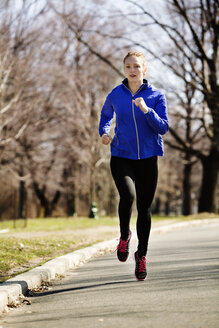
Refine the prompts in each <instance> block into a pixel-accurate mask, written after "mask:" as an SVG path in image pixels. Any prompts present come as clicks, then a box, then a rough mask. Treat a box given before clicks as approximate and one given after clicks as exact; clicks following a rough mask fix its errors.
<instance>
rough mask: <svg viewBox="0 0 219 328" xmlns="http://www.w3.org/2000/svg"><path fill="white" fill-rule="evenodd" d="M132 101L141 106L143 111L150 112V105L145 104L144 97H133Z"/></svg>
mask: <svg viewBox="0 0 219 328" xmlns="http://www.w3.org/2000/svg"><path fill="white" fill-rule="evenodd" d="M132 102H133V103H134V104H135V105H136V106H137V107H139V108H140V110H141V111H142V112H143V113H145V114H146V113H147V112H148V106H147V105H146V104H145V101H144V99H143V98H142V97H139V98H136V99H133V100H132Z"/></svg>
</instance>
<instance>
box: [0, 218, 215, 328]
mask: <svg viewBox="0 0 219 328" xmlns="http://www.w3.org/2000/svg"><path fill="white" fill-rule="evenodd" d="M135 246H136V245H135V243H134V242H132V245H131V255H130V258H129V260H128V261H127V262H126V263H120V262H118V261H117V259H116V253H113V254H110V255H106V256H102V257H99V258H97V259H95V260H93V261H91V262H89V263H87V264H86V265H84V266H82V267H80V268H78V269H77V270H72V271H70V272H69V274H68V275H67V276H66V277H65V278H64V279H62V280H60V281H56V282H55V283H54V284H53V287H52V288H51V289H50V290H48V291H47V292H44V293H43V294H42V293H41V294H38V295H37V296H36V297H31V298H30V299H31V301H32V305H29V306H28V305H25V306H22V307H21V308H18V309H15V310H12V311H10V312H9V313H7V314H6V315H4V316H3V318H2V323H1V324H0V327H3V328H9V327H10V328H11V327H16V328H21V327H22V328H39V327H40V328H41V327H42V328H50V327H53V328H56V327H57V328H60V327H61V328H71V327H73V328H85V327H86V328H96V327H97V328H99V327H103V328H112V327H116V328H117V327H118V328H120V327H121V328H127V327H130V328H132V327H133V328H145V327H147V328H153V327H156V328H158V327H162V328H167V327H168V328H174V327H176V328H181V327H184V328H193V327H194V328H202V327H203V328H206V327H207V328H213V327H215V328H216V327H219V223H211V224H209V225H202V226H198V227H189V228H184V229H181V230H180V231H179V230H176V231H172V232H167V233H165V234H160V235H153V236H151V240H150V249H149V252H148V258H149V260H150V263H149V264H148V265H147V267H148V278H147V280H146V281H144V282H140V281H136V279H135V277H134V259H133V252H134V251H135Z"/></svg>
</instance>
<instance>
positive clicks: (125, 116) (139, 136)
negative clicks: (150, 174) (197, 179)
mask: <svg viewBox="0 0 219 328" xmlns="http://www.w3.org/2000/svg"><path fill="white" fill-rule="evenodd" d="M127 83H128V80H127V79H125V80H124V81H123V82H122V84H120V85H118V86H117V87H115V88H114V89H113V90H112V91H111V92H110V93H109V94H108V96H107V98H106V101H105V103H104V105H103V108H102V111H101V117H100V124H99V134H100V136H102V135H103V134H104V133H106V134H109V132H110V125H111V122H112V119H113V116H114V113H115V114H116V126H115V135H114V137H113V141H112V143H111V155H112V156H117V157H123V158H129V159H134V160H136V159H144V158H148V157H152V156H163V154H164V151H163V140H162V137H161V135H162V134H165V133H166V132H167V131H168V118H167V106H166V99H165V96H164V94H163V93H162V92H161V91H159V90H157V89H155V88H153V87H152V86H151V85H150V84H149V83H148V82H147V81H146V80H144V83H143V84H142V85H141V87H140V88H139V90H138V91H137V92H136V93H135V94H134V95H132V93H131V91H130V90H129V88H128V86H127ZM138 97H142V98H143V99H144V101H145V103H146V105H147V106H148V108H149V111H148V113H147V114H145V113H143V112H142V111H141V110H140V108H139V107H137V106H135V104H134V103H133V102H132V100H133V99H135V98H138Z"/></svg>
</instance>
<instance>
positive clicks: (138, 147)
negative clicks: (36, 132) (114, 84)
mask: <svg viewBox="0 0 219 328" xmlns="http://www.w3.org/2000/svg"><path fill="white" fill-rule="evenodd" d="M123 85H124V87H126V89H128V91H129V92H131V90H130V89H129V88H127V86H126V85H125V84H123ZM142 88H143V85H142V86H141V87H140V88H139V89H138V91H137V92H136V93H135V94H134V95H133V94H132V93H131V95H132V100H133V99H134V97H135V95H136V94H137V93H138V92H139V91H140V90H141V89H142ZM132 114H133V120H134V123H135V132H136V139H137V149H138V159H141V157H140V146H139V137H138V127H137V122H136V119H135V110H134V103H133V102H132Z"/></svg>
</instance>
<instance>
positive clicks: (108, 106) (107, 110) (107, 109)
mask: <svg viewBox="0 0 219 328" xmlns="http://www.w3.org/2000/svg"><path fill="white" fill-rule="evenodd" d="M113 115H114V109H113V106H112V103H111V100H110V95H108V96H107V98H106V100H105V103H104V105H103V108H102V111H101V115H100V123H99V134H100V136H102V135H103V134H104V133H106V134H109V132H110V126H111V123H112V119H113Z"/></svg>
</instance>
